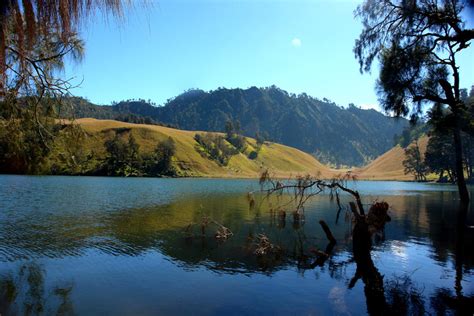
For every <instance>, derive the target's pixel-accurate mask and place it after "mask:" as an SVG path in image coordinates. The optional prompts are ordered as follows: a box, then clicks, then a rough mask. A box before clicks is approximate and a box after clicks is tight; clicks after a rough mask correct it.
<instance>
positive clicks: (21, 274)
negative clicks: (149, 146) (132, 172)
mask: <svg viewBox="0 0 474 316" xmlns="http://www.w3.org/2000/svg"><path fill="white" fill-rule="evenodd" d="M351 186H353V187H355V188H357V189H358V190H359V191H360V193H361V194H362V195H363V201H364V203H366V204H370V203H371V202H373V201H374V200H385V201H387V202H388V203H389V204H390V206H391V209H390V216H391V218H392V221H391V222H389V223H387V225H386V229H385V235H384V236H379V238H377V240H375V242H374V247H373V251H372V259H373V263H374V266H375V268H376V269H377V271H378V272H380V274H381V275H383V289H382V290H381V291H380V294H381V295H378V296H377V295H376V299H374V297H373V295H371V294H370V293H372V294H373V292H370V291H368V290H367V286H366V284H365V283H364V280H362V279H360V280H358V281H357V282H356V283H355V285H353V284H351V280H352V278H353V277H354V275H355V273H356V263H355V262H354V260H353V259H352V251H351V250H352V240H351V220H350V214H349V213H348V212H347V211H346V210H343V211H342V212H341V213H340V214H339V218H338V220H337V222H336V217H337V205H336V204H335V202H333V201H331V199H330V198H329V196H328V195H321V196H317V197H315V198H314V199H312V200H310V201H309V202H308V203H307V205H306V209H305V221H304V222H303V223H299V224H298V223H294V222H293V219H292V217H291V216H287V218H286V221H285V222H282V221H280V220H278V219H277V218H275V217H274V216H272V215H271V212H270V209H271V208H275V206H276V205H277V204H283V203H285V202H286V200H285V198H284V197H282V198H281V199H280V200H277V199H276V198H274V199H271V200H264V201H261V200H260V196H259V195H258V194H256V199H257V203H256V204H257V207H256V208H254V209H249V203H248V201H247V195H246V193H247V192H249V191H254V190H258V189H259V185H258V181H257V180H217V179H141V178H133V179H132V178H100V177H97V178H96V177H52V176H48V177H33V176H0V313H1V314H2V315H9V314H12V315H16V314H20V315H22V314H45V315H51V314H65V315H70V314H78V315H94V314H95V315H103V314H108V315H137V314H141V315H143V314H145V315H152V314H173V315H176V314H219V315H222V314H224V315H233V314H236V315H242V314H312V315H327V314H329V315H360V314H366V313H367V312H368V311H369V310H372V308H373V306H375V305H373V304H377V302H374V300H379V301H380V300H383V301H384V304H386V305H387V306H391V307H393V308H394V309H398V310H399V311H400V313H399V315H402V314H404V313H410V314H413V313H417V312H426V313H430V314H436V313H441V314H445V313H454V310H453V306H454V305H455V303H453V302H455V301H456V298H458V301H462V302H465V303H464V304H465V306H468V308H469V304H470V303H472V296H474V272H473V267H474V251H473V249H474V247H473V246H474V229H467V228H466V229H464V230H463V231H462V232H460V231H459V230H458V229H456V221H457V210H456V206H457V203H458V202H457V192H456V187H455V186H450V185H438V184H418V183H403V182H363V181H360V182H357V183H354V184H351ZM348 201H350V198H349V197H348V196H342V202H343V203H344V204H347V202H348ZM287 208H290V206H288V207H287ZM473 213H474V212H473V211H472V210H470V212H469V214H468V222H469V224H470V225H474V216H473ZM203 217H207V218H208V219H209V220H214V221H217V222H219V223H221V224H223V225H225V226H227V227H229V228H230V229H231V230H232V232H233V233H234V235H233V236H232V237H231V238H230V239H228V240H227V241H225V242H218V241H217V240H216V239H215V238H214V237H213V236H214V233H215V230H216V225H213V224H210V225H209V226H208V227H207V228H206V231H205V233H206V236H205V237H202V236H201V226H200V224H201V223H202V219H203ZM321 219H322V220H325V221H326V222H327V223H328V225H329V226H330V227H331V230H332V232H333V234H334V236H335V238H336V239H337V245H336V246H335V248H334V249H333V250H332V252H331V256H330V257H329V258H328V259H327V260H326V261H325V262H324V263H323V264H322V265H314V264H311V262H312V258H311V257H310V256H309V257H308V255H309V254H311V253H312V251H311V250H314V249H321V250H323V251H324V250H325V249H326V246H327V243H328V242H327V240H326V237H325V235H324V233H323V231H322V229H321V227H320V226H319V223H318V221H319V220H321ZM192 223H195V224H196V225H194V226H191V227H190V228H189V229H188V230H186V227H188V226H189V225H190V224H192ZM261 233H264V234H266V235H267V236H268V237H269V238H270V240H271V242H272V243H273V244H274V245H275V246H278V247H280V248H281V249H282V250H283V253H280V254H278V255H272V256H268V257H258V256H256V255H255V254H254V250H255V247H256V245H255V242H256V241H255V238H256V236H257V235H258V234H261ZM305 255H306V256H305ZM313 261H314V260H313ZM352 285H353V286H352Z"/></svg>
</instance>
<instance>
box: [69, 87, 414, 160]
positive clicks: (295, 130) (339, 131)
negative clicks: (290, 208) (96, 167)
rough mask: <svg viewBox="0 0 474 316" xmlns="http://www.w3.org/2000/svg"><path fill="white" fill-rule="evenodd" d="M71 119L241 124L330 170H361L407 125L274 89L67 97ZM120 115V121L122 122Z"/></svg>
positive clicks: (209, 127)
mask: <svg viewBox="0 0 474 316" xmlns="http://www.w3.org/2000/svg"><path fill="white" fill-rule="evenodd" d="M71 100H72V102H71V104H72V105H73V110H72V111H71V112H69V113H68V114H69V115H71V114H72V115H73V116H75V117H78V118H81V117H94V118H98V119H118V120H127V119H128V120H133V118H132V119H131V118H127V115H129V116H130V115H131V116H138V117H140V118H141V119H144V118H146V119H148V120H149V121H148V122H142V123H153V122H160V124H162V125H171V126H177V127H179V128H181V129H185V130H202V131H223V130H224V128H225V124H226V122H227V121H232V122H234V123H236V122H238V123H237V124H238V125H240V129H241V132H242V134H243V135H245V136H247V137H255V135H256V133H259V134H260V135H268V136H267V138H269V139H270V140H272V141H276V142H278V143H282V144H285V145H288V146H292V147H295V148H298V149H300V150H303V151H305V152H308V153H310V154H312V155H314V156H315V157H316V158H317V159H318V160H320V161H321V162H323V163H326V164H331V165H333V166H362V165H365V164H367V163H368V162H370V161H372V160H373V159H375V158H376V157H378V156H380V155H381V154H383V153H384V152H386V151H387V150H389V149H390V148H392V146H393V138H394V136H395V135H398V134H400V133H401V132H402V130H403V129H404V128H405V127H406V126H407V124H408V121H407V120H405V119H401V118H400V119H396V118H391V117H388V116H385V115H384V114H382V113H380V112H378V111H376V110H373V109H369V110H365V109H360V108H357V107H356V106H354V105H352V104H351V105H349V107H348V108H342V107H340V106H338V105H336V104H335V103H333V102H331V101H329V100H327V99H323V100H319V99H317V98H313V97H310V96H308V95H307V94H305V93H302V94H299V95H296V94H291V93H288V92H286V91H284V90H282V89H279V88H277V87H275V86H271V87H268V88H256V87H251V88H248V89H226V88H219V89H217V90H213V91H208V92H206V91H203V90H199V89H194V90H188V91H186V92H184V93H182V94H180V95H178V96H176V97H175V98H172V99H170V100H168V101H167V103H166V104H165V105H163V106H159V107H158V106H153V105H151V104H150V103H148V102H146V101H145V100H127V101H122V102H119V103H116V104H113V105H111V106H97V105H93V104H92V103H90V102H87V101H85V100H83V99H78V98H73V99H71ZM120 116H124V118H120Z"/></svg>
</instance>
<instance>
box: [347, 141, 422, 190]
mask: <svg viewBox="0 0 474 316" xmlns="http://www.w3.org/2000/svg"><path fill="white" fill-rule="evenodd" d="M418 144H419V146H420V152H421V154H422V155H424V154H425V151H426V146H427V145H428V137H427V136H422V137H421V138H420V139H419V140H418ZM403 160H405V151H404V149H403V148H402V147H401V146H400V145H397V146H396V147H393V148H392V149H390V150H389V151H387V152H386V153H384V154H383V155H381V156H380V157H378V158H377V159H375V160H374V161H372V162H371V163H370V164H368V165H367V166H365V167H363V168H360V169H355V170H354V171H353V173H354V174H355V175H356V176H357V177H358V179H361V180H362V179H364V180H406V181H408V180H413V175H411V174H408V175H406V174H405V172H404V167H403V163H402V162H403Z"/></svg>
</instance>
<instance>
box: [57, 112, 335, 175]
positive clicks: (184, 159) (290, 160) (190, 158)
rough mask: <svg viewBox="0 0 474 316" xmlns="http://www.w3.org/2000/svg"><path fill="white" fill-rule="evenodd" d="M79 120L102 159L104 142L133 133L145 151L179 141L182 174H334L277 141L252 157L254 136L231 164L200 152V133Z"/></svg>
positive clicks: (175, 160) (176, 161)
mask: <svg viewBox="0 0 474 316" xmlns="http://www.w3.org/2000/svg"><path fill="white" fill-rule="evenodd" d="M76 123H77V124H79V125H80V126H81V127H82V129H83V130H84V131H85V133H86V135H87V137H86V140H85V147H86V150H87V151H93V152H94V153H95V155H96V156H97V157H99V159H100V158H105V156H106V150H105V147H104V143H105V141H106V140H107V139H111V138H112V137H113V136H112V135H113V134H114V133H117V132H120V133H131V134H133V136H134V138H135V139H136V141H137V143H138V144H139V146H140V151H141V152H143V153H147V152H151V151H152V150H153V149H154V147H155V146H156V144H157V143H158V142H159V141H163V140H165V139H167V138H168V137H172V139H173V140H174V142H175V144H176V154H175V157H174V158H173V165H174V166H175V167H176V169H177V171H178V175H180V176H203V177H243V178H247V177H258V176H259V175H260V173H261V172H262V171H263V170H264V169H269V170H270V171H271V172H272V173H273V174H274V175H275V176H278V177H289V176H295V175H298V174H307V173H309V174H312V175H321V176H323V177H331V176H332V175H333V173H334V172H333V171H332V170H331V169H329V168H328V167H326V166H324V165H323V164H321V163H320V162H319V161H317V160H316V159H315V158H314V157H312V156H311V155H309V154H307V153H304V152H302V151H300V150H298V149H295V148H291V147H287V146H284V145H280V144H276V143H270V142H265V143H264V144H263V145H262V146H261V148H260V150H259V152H258V156H257V157H256V158H255V159H250V158H249V155H248V154H249V153H250V152H251V151H252V150H254V149H255V148H256V141H255V139H252V138H246V142H247V144H248V147H247V149H246V151H245V152H244V153H238V154H236V155H234V156H232V157H231V158H230V160H229V162H228V164H227V165H226V166H223V165H220V164H218V163H217V162H216V161H213V160H211V159H209V158H207V157H205V156H203V155H201V154H200V153H199V150H198V147H199V144H198V143H197V141H196V140H195V139H194V137H195V135H196V133H199V132H195V131H185V130H178V129H173V128H168V127H164V126H156V125H145V124H132V123H125V122H118V121H112V120H97V119H91V118H85V119H79V120H77V121H76ZM214 134H216V133H214ZM62 148H63V147H62V146H57V151H58V152H57V153H56V155H57V156H60V155H61V154H62V153H61V152H60V151H61V150H62Z"/></svg>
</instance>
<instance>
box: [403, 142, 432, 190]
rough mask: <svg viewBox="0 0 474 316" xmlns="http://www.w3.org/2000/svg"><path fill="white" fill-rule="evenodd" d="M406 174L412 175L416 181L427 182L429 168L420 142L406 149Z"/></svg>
mask: <svg viewBox="0 0 474 316" xmlns="http://www.w3.org/2000/svg"><path fill="white" fill-rule="evenodd" d="M403 167H404V168H405V174H409V173H412V174H413V175H414V176H415V180H416V181H426V173H427V171H428V168H427V167H426V164H425V162H424V159H423V156H422V154H421V152H420V147H419V146H418V142H416V143H415V144H414V145H412V146H410V147H408V148H406V149H405V160H403Z"/></svg>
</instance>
